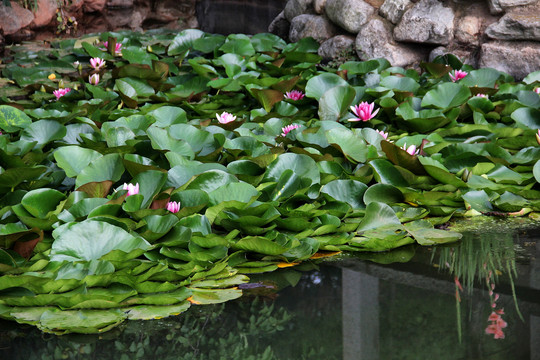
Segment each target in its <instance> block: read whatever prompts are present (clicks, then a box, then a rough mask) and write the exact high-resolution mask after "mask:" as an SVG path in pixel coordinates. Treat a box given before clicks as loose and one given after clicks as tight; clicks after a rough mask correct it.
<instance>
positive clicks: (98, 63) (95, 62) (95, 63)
mask: <svg viewBox="0 0 540 360" xmlns="http://www.w3.org/2000/svg"><path fill="white" fill-rule="evenodd" d="M90 66H91V67H93V68H94V70H99V69H101V68H102V67H104V66H105V60H103V59H101V58H98V57H95V58H91V59H90Z"/></svg>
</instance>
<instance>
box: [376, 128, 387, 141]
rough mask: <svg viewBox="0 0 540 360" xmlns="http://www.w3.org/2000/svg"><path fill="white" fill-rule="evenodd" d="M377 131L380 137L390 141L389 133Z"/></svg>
mask: <svg viewBox="0 0 540 360" xmlns="http://www.w3.org/2000/svg"><path fill="white" fill-rule="evenodd" d="M375 131H376V132H378V133H379V135H381V136H382V137H383V138H384V140H387V139H388V133H387V132H384V131H382V130H375Z"/></svg>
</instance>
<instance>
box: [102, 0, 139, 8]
mask: <svg viewBox="0 0 540 360" xmlns="http://www.w3.org/2000/svg"><path fill="white" fill-rule="evenodd" d="M107 7H108V8H130V7H133V0H108V1H107Z"/></svg>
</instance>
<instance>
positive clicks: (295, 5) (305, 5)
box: [284, 0, 313, 22]
mask: <svg viewBox="0 0 540 360" xmlns="http://www.w3.org/2000/svg"><path fill="white" fill-rule="evenodd" d="M284 12H285V18H286V19H287V20H288V21H289V22H292V19H294V18H295V17H297V16H298V15H302V14H311V13H313V0H289V1H288V2H287V4H286V5H285V9H284Z"/></svg>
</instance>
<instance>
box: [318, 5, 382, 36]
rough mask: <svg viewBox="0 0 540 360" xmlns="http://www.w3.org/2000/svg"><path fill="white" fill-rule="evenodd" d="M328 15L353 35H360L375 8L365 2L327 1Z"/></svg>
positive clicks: (326, 10)
mask: <svg viewBox="0 0 540 360" xmlns="http://www.w3.org/2000/svg"><path fill="white" fill-rule="evenodd" d="M325 12H326V15H327V16H328V18H329V19H330V20H332V21H333V22H334V23H335V24H337V25H339V26H340V27H342V28H343V29H345V30H346V31H348V32H350V33H352V34H358V32H359V31H360V29H361V28H362V25H364V24H365V23H366V22H367V21H368V20H369V18H370V17H371V15H373V13H375V8H374V7H373V6H371V5H369V4H368V3H366V2H364V1H363V0H327V1H326V7H325Z"/></svg>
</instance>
